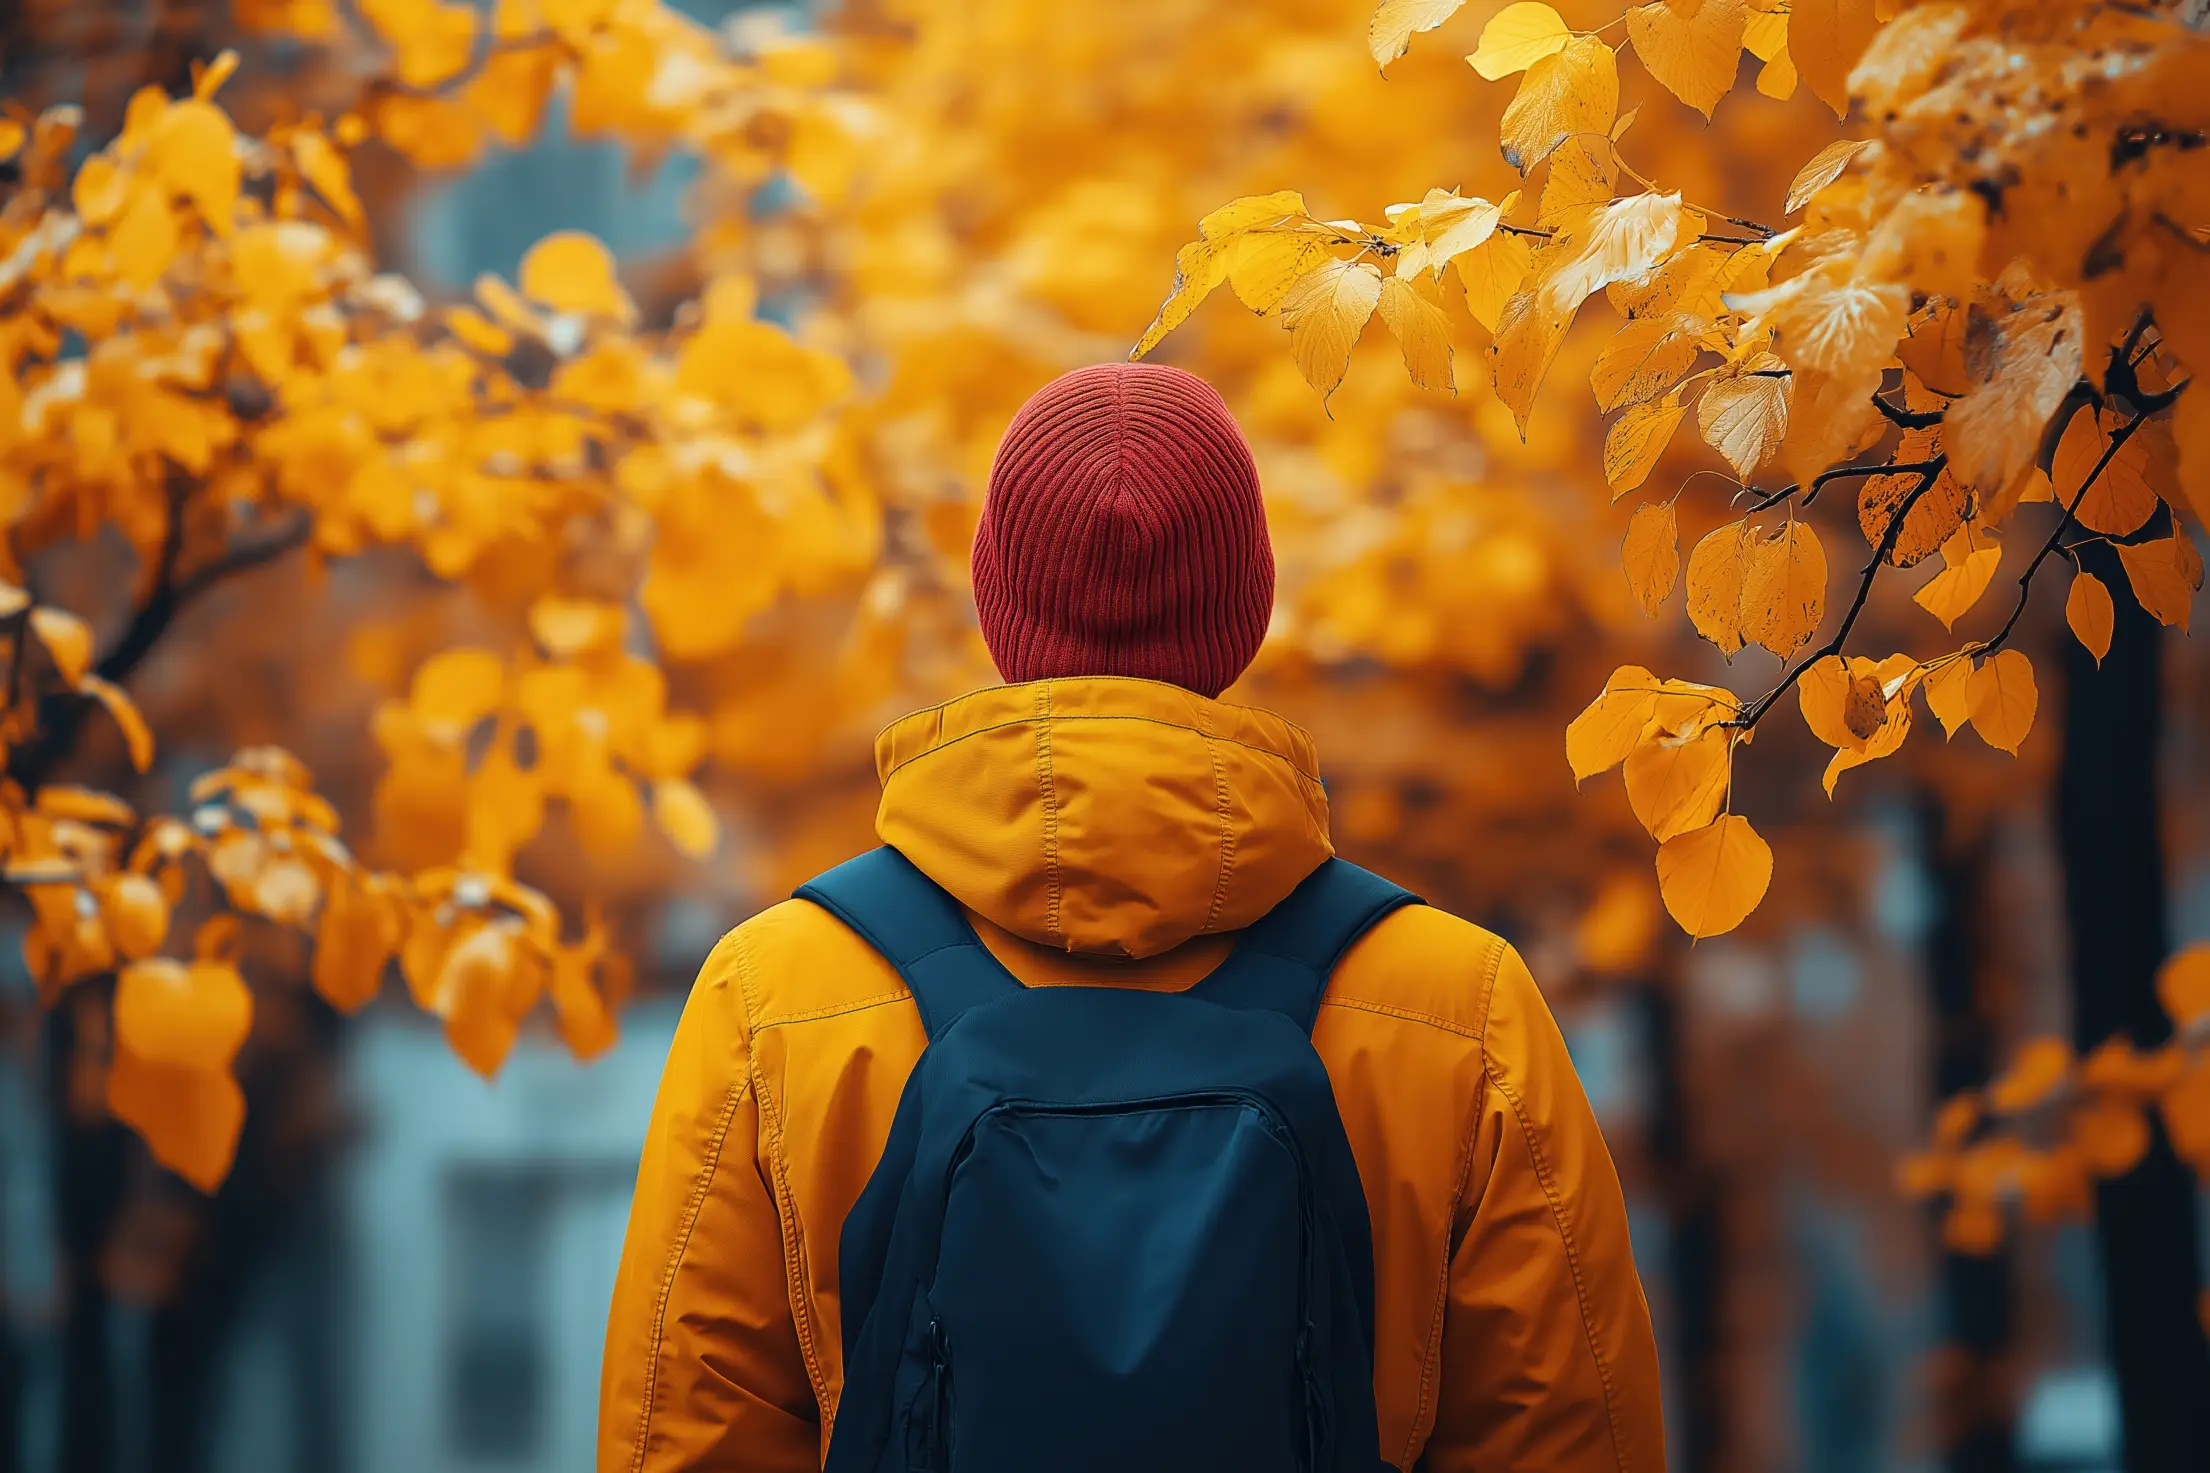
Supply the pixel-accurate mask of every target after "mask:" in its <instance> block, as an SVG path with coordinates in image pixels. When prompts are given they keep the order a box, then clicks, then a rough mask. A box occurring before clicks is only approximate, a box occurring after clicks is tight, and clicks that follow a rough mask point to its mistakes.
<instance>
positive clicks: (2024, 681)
mask: <svg viewBox="0 0 2210 1473" xmlns="http://www.w3.org/2000/svg"><path fill="white" fill-rule="evenodd" d="M2039 700H2040V696H2039V693H2038V692H2037V691H2036V690H2035V688H2034V667H2033V662H2032V661H2030V660H2028V659H2027V658H2026V657H2025V656H2024V655H2022V654H2020V653H2019V652H2018V651H2016V650H2003V651H2000V652H1998V653H1997V654H1996V655H1995V656H1994V658H1992V659H1990V660H1988V661H1986V662H1985V663H1984V664H1982V665H1981V666H1980V668H1979V669H1977V670H1975V671H1973V672H1972V679H1971V682H1970V683H1969V684H1968V685H1967V686H1966V687H1965V701H1966V703H1967V706H1968V708H1969V710H1970V712H1971V716H1972V729H1973V730H1974V731H1976V732H1978V733H1979V734H1980V739H1981V740H1982V741H1984V742H1986V743H1987V744H1988V745H1989V746H1991V747H1994V748H1996V749H1997V750H1999V751H2004V752H2009V753H2012V754H2013V755H2016V753H2017V751H2018V746H2019V743H2021V742H2023V741H2025V740H2026V734H2027V733H2028V732H2030V731H2032V730H2033V724H2034V710H2035V707H2036V706H2037V705H2038V703H2039Z"/></svg>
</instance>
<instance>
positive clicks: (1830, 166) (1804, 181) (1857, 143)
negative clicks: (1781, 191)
mask: <svg viewBox="0 0 2210 1473" xmlns="http://www.w3.org/2000/svg"><path fill="white" fill-rule="evenodd" d="M1870 147H1872V140H1871V139H1869V138H1837V139H1835V140H1834V141H1833V142H1832V143H1829V144H1828V145H1827V146H1826V147H1824V148H1822V149H1820V150H1819V151H1818V152H1817V153H1815V154H1813V155H1811V162H1809V163H1807V164H1805V165H1804V166H1803V167H1802V168H1800V169H1798V170H1797V171H1796V177H1795V178H1794V180H1792V181H1791V182H1790V183H1789V185H1788V201H1787V203H1786V204H1785V205H1784V206H1783V207H1782V209H1783V212H1784V213H1786V214H1790V215H1793V214H1794V213H1795V212H1796V211H1798V210H1800V209H1802V208H1803V207H1804V206H1805V205H1807V204H1809V203H1811V197H1812V196H1813V195H1815V194H1817V193H1818V192H1819V191H1820V190H1822V189H1824V188H1826V186H1827V185H1829V184H1832V183H1833V182H1834V181H1835V180H1837V179H1839V178H1841V177H1842V171H1843V170H1844V169H1846V168H1848V167H1849V161H1850V160H1851V159H1853V158H1855V157H1857V155H1859V154H1861V153H1863V152H1864V151H1865V150H1866V149H1868V148H1870Z"/></svg>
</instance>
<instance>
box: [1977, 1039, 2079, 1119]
mask: <svg viewBox="0 0 2210 1473" xmlns="http://www.w3.org/2000/svg"><path fill="white" fill-rule="evenodd" d="M2071 1073H2072V1046H2071V1045H2070V1044H2068V1043H2066V1042H2065V1041H2064V1040H2063V1039H2061V1038H2037V1039H2034V1040H2033V1041H2032V1042H2030V1043H2028V1044H2026V1045H2025V1046H2024V1047H2023V1048H2021V1049H2019V1051H2018V1056H2017V1057H2016V1058H2014V1059H2012V1060H2011V1065H2010V1068H2008V1069H2006V1070H2004V1071H2003V1077H2002V1078H2000V1079H1998V1080H1996V1081H1995V1082H1994V1083H1993V1084H1991V1085H1989V1086H1988V1087H1987V1100H1988V1105H1989V1107H1990V1108H1992V1109H1993V1110H1995V1111H1996V1112H1997V1113H1998V1114H2003V1115H2017V1114H2020V1113H2022V1112H2024V1111H2027V1110H2031V1109H2032V1108H2034V1106H2036V1105H2039V1104H2041V1103H2042V1102H2043V1101H2045V1100H2047V1099H2049V1098H2050V1097H2051V1096H2053V1095H2054V1094H2055V1093H2056V1092H2057V1091H2058V1090H2059V1089H2061V1088H2062V1087H2063V1086H2064V1082H2065V1081H2066V1080H2067V1079H2068V1078H2070V1077H2071Z"/></svg>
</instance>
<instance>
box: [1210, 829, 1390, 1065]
mask: <svg viewBox="0 0 2210 1473" xmlns="http://www.w3.org/2000/svg"><path fill="white" fill-rule="evenodd" d="M1418 904H1420V898H1419V897H1418V896H1417V895H1414V894H1413V893H1412V892H1411V891H1409V890H1406V889H1404V888H1403V887H1402V886H1400V885H1395V884H1392V883H1390V882H1389V881H1387V880H1385V879H1383V878H1382V877H1381V876H1379V875H1377V874H1374V873H1373V872H1372V871H1370V870H1363V869H1360V868H1359V867H1358V866H1357V865H1355V864H1351V863H1349V862H1348V861H1346V860H1341V859H1330V860H1328V861H1326V862H1325V863H1323V864H1322V865H1321V866H1320V867H1319V868H1318V869H1316V870H1314V871H1313V872H1312V873H1311V874H1309V875H1307V876H1305V878H1304V880H1303V882H1302V883H1300V884H1299V885H1298V886H1297V888H1296V889H1294V890H1292V891H1290V892H1289V894H1288V896H1287V897H1286V898H1285V899H1283V900H1282V902H1281V903H1280V904H1279V905H1276V906H1275V907H1274V908H1273V909H1272V910H1270V911H1268V912H1267V913H1266V914H1265V915H1263V916H1261V917H1260V918H1259V919H1258V920H1257V921H1255V922H1253V923H1252V924H1251V926H1250V927H1249V928H1248V929H1247V930H1245V931H1244V933H1243V939H1242V940H1240V941H1238V942H1237V943H1236V948H1235V950H1234V951H1232V952H1230V953H1228V959H1227V960H1226V961H1224V962H1222V963H1221V964H1220V965H1219V966H1218V967H1217V968H1215V969H1214V970H1213V972H1212V975H1210V976H1208V977H1206V978H1205V979H1204V980H1203V981H1202V982H1199V983H1198V984H1197V985H1196V986H1195V987H1193V988H1191V989H1190V995H1191V996H1193V997H1201V998H1203V999H1205V1000H1206V1001H1207V1002H1213V1003H1219V1004H1221V1005H1222V1006H1224V1007H1235V1008H1270V1009H1272V1010H1273V1011H1275V1012H1277V1013H1280V1014H1282V1015H1283V1016H1285V1017H1287V1018H1288V1019H1289V1020H1290V1021H1291V1022H1293V1023H1295V1024H1296V1025H1297V1026H1298V1027H1300V1028H1302V1029H1304V1030H1305V1031H1306V1032H1308V1033H1309V1032H1311V1031H1312V1023H1313V1020H1314V1019H1315V1018H1317V1017H1318V1016H1319V1014H1320V998H1321V996H1322V994H1324V993H1325V992H1326V991H1327V987H1328V977H1329V975H1330V974H1331V973H1333V972H1334V970H1335V964H1336V963H1337V962H1338V961H1340V960H1342V956H1343V953H1344V952H1346V951H1348V950H1350V948H1351V943H1352V942H1354V941H1356V940H1358V938H1359V937H1361V936H1363V935H1365V934H1366V933H1367V932H1368V931H1370V930H1372V929H1373V927H1374V925H1375V923H1376V922H1378V921H1380V920H1381V919H1382V918H1383V917H1384V916H1387V915H1389V914H1390V913H1392V912H1394V911H1397V910H1401V909H1402V908H1403V907H1405V906H1407V905H1418Z"/></svg>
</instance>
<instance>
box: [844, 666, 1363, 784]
mask: <svg viewBox="0 0 2210 1473" xmlns="http://www.w3.org/2000/svg"><path fill="white" fill-rule="evenodd" d="M1048 688H1049V686H1048V682H1047V684H1046V689H1048ZM1041 700H1042V694H1041V693H1040V692H1039V702H1041ZM1039 719H1041V720H1046V721H1133V722H1136V723H1137V724H1139V725H1142V726H1163V727H1165V728H1166V729H1167V730H1169V731H1186V732H1188V733H1190V735H1192V736H1203V735H1205V733H1204V732H1202V731H1199V730H1198V729H1197V728H1196V727H1193V726H1190V725H1187V724H1185V723H1183V722H1180V721H1162V720H1160V719H1159V718H1158V717H1156V716H1129V715H1126V714H1123V713H1117V712H1116V713H1115V714H1112V715H1109V716H1083V715H1079V714H1076V713H1073V712H1060V713H1058V714H1056V715H1054V714H1052V713H1050V712H1048V711H1038V712H1036V713H1035V714H1034V715H1029V716H1020V717H1016V718H1014V719H1013V720H1011V721H998V722H993V723H991V724H990V725H988V726H978V727H976V728H975V729H974V730H973V731H966V732H961V733H960V734H959V735H958V736H955V737H953V738H952V739H951V740H950V741H948V742H942V743H939V744H938V745H936V746H933V747H923V748H922V749H921V750H920V751H918V752H915V753H914V754H913V755H912V756H910V757H908V758H906V759H905V760H904V761H903V762H900V763H899V764H898V765H897V766H896V767H893V768H891V769H890V770H889V771H888V772H886V773H884V774H883V775H882V780H883V781H884V782H889V781H890V780H891V779H892V778H894V777H896V776H897V775H898V774H899V773H901V772H903V771H905V770H906V769H907V768H908V767H911V766H912V765H913V764H914V763H916V762H918V761H920V760H921V759H922V758H923V757H933V756H935V755H936V754H937V753H938V752H949V751H950V750H951V749H952V748H954V747H956V746H958V745H959V744H960V743H961V742H964V741H968V740H971V739H972V738H975V737H979V736H988V735H989V734H990V733H991V732H993V731H1004V730H1006V729H1007V728H1008V727H1014V726H1026V725H1028V724H1029V723H1030V722H1032V721H1036V720H1039ZM1213 740H1214V741H1216V742H1226V743H1228V744H1229V745H1230V746H1236V747H1242V748H1243V749H1245V750H1246V751H1251V752H1256V753H1258V754H1259V755H1260V756H1261V757H1272V758H1273V759H1274V760H1276V761H1277V762H1280V763H1282V764H1283V765H1285V766H1286V767H1288V769H1289V770H1290V771H1291V772H1294V773H1295V774H1297V776H1299V777H1301V778H1303V779H1304V780H1305V781H1306V782H1308V783H1311V784H1312V785H1313V786H1314V787H1318V786H1320V779H1319V778H1317V777H1315V776H1313V775H1312V774H1311V773H1309V772H1307V771H1305V770H1304V769H1303V768H1302V767H1299V766H1298V765H1297V763H1296V761H1295V760H1294V759H1293V758H1291V757H1290V756H1289V754H1287V753H1286V752H1277V751H1275V750H1274V749H1273V748H1272V747H1262V746H1260V745H1259V744H1258V743H1256V742H1246V741H1242V740H1240V739H1238V738H1236V737H1232V736H1216V737H1214V738H1213Z"/></svg>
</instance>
